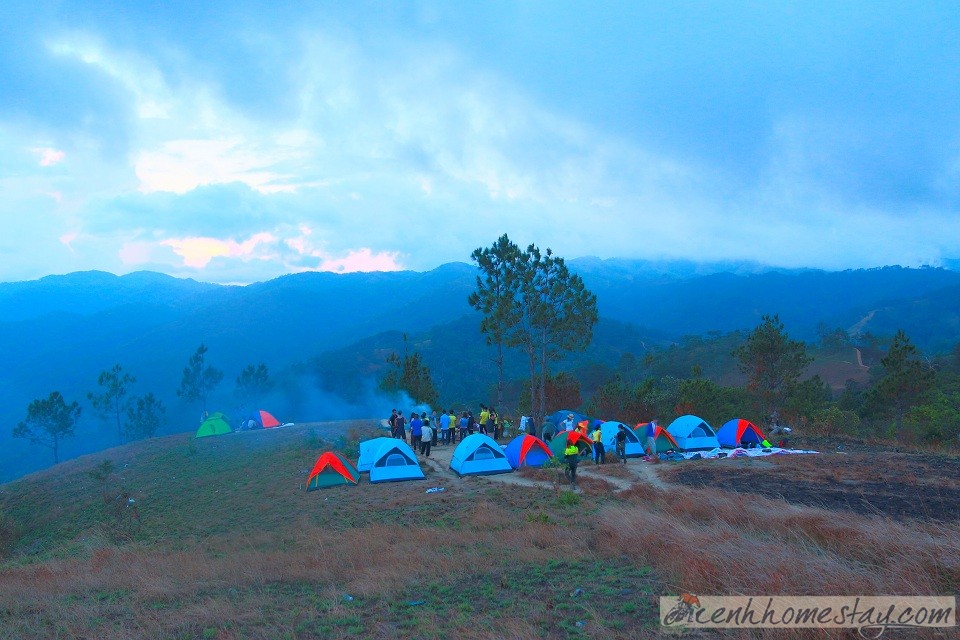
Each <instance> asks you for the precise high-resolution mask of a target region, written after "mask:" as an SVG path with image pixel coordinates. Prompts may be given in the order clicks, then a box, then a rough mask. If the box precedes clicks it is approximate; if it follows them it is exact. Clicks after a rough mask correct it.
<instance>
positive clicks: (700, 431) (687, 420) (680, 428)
mask: <svg viewBox="0 0 960 640" xmlns="http://www.w3.org/2000/svg"><path fill="white" fill-rule="evenodd" d="M667 431H669V432H670V435H671V436H673V439H674V440H676V441H677V445H678V446H679V447H680V450H681V451H710V450H712V449H718V448H719V447H720V442H719V441H718V440H717V434H716V433H715V432H714V430H713V427H711V426H710V425H709V424H707V421H706V420H704V419H703V418H700V417H698V416H691V415H686V416H680V417H679V418H677V419H676V420H674V421H673V422H671V423H670V426H669V427H667Z"/></svg>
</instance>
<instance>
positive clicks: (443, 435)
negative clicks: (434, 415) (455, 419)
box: [440, 411, 450, 444]
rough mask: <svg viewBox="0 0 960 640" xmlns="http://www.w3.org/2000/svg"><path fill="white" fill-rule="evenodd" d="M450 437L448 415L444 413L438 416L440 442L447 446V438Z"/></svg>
mask: <svg viewBox="0 0 960 640" xmlns="http://www.w3.org/2000/svg"><path fill="white" fill-rule="evenodd" d="M449 435H450V414H448V413H447V412H446V411H444V412H443V415H442V416H440V441H441V442H442V443H443V444H447V438H448V437H449Z"/></svg>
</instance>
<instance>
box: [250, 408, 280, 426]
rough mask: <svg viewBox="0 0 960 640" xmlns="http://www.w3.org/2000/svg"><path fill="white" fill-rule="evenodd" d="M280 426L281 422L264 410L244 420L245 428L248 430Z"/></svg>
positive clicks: (255, 412)
mask: <svg viewBox="0 0 960 640" xmlns="http://www.w3.org/2000/svg"><path fill="white" fill-rule="evenodd" d="M279 426H280V421H279V420H277V419H276V418H274V417H273V416H272V415H270V414H269V413H267V412H266V411H264V410H263V409H260V410H259V411H254V412H253V413H252V414H251V415H250V417H249V418H247V419H246V420H244V428H247V429H272V428H273V427H279Z"/></svg>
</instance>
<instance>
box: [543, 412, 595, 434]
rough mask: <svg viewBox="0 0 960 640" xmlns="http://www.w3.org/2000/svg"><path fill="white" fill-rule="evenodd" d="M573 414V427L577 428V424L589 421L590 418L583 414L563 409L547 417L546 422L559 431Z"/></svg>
mask: <svg viewBox="0 0 960 640" xmlns="http://www.w3.org/2000/svg"><path fill="white" fill-rule="evenodd" d="M571 413H572V414H573V426H577V424H579V423H580V422H583V421H584V420H589V418H587V416H585V415H583V414H582V413H577V412H576V411H571V410H570V409H563V410H562V411H557V412H554V413H551V414H550V415H548V416H547V417H546V421H547V422H549V423H551V424H553V426H554V427H556V428H557V429H559V428H560V423H561V422H563V421H564V420H566V419H567V416H568V415H570V414H571Z"/></svg>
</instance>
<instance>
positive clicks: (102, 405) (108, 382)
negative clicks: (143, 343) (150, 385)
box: [87, 364, 137, 444]
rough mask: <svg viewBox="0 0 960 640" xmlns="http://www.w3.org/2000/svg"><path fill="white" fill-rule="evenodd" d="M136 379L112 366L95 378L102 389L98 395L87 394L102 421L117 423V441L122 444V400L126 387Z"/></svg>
mask: <svg viewBox="0 0 960 640" xmlns="http://www.w3.org/2000/svg"><path fill="white" fill-rule="evenodd" d="M136 381H137V379H136V378H134V377H133V376H131V375H130V374H127V373H123V367H121V366H120V365H119V364H116V365H114V366H113V369H111V370H110V371H101V372H100V376H99V377H98V378H97V384H98V385H100V387H101V388H102V389H103V393H101V394H100V395H97V394H94V393H92V392H91V393H88V394H87V399H89V400H90V403H91V404H92V405H93V410H94V411H96V412H97V415H99V416H100V417H101V418H102V419H104V420H109V419H111V418H112V419H114V420H116V423H117V439H118V440H119V442H120V444H123V425H122V423H121V416H122V414H123V410H124V407H125V404H124V400H123V399H124V398H125V397H126V395H127V387H128V386H129V385H131V384H133V383H134V382H136Z"/></svg>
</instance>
